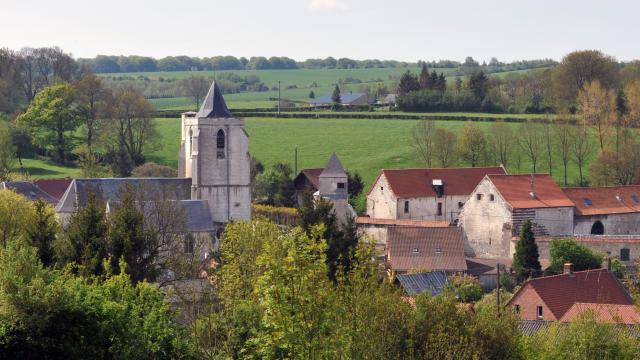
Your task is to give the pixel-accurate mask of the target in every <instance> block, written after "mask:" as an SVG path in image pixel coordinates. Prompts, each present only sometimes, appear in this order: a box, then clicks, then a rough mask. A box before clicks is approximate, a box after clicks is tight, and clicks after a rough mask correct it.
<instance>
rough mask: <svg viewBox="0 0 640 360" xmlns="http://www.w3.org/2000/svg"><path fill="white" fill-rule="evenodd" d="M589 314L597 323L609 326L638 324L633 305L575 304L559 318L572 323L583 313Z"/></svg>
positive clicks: (639, 322)
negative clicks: (608, 324)
mask: <svg viewBox="0 0 640 360" xmlns="http://www.w3.org/2000/svg"><path fill="white" fill-rule="evenodd" d="M587 312H589V313H591V314H592V315H593V316H594V317H595V318H596V319H597V320H598V321H601V322H605V323H610V324H640V313H639V312H638V309H637V308H636V306H635V305H617V304H592V303H575V304H573V306H571V307H570V308H569V310H567V312H566V313H565V314H564V315H563V316H562V318H560V321H565V322H568V321H573V320H576V319H578V318H580V316H582V315H583V314H585V313H587Z"/></svg>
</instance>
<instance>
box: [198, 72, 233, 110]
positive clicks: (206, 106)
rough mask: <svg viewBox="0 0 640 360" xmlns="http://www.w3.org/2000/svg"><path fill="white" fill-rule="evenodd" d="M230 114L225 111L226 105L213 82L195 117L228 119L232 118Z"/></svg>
mask: <svg viewBox="0 0 640 360" xmlns="http://www.w3.org/2000/svg"><path fill="white" fill-rule="evenodd" d="M232 116H233V115H231V112H230V111H229V109H227V104H226V103H225V102H224V98H223V97H222V91H220V88H219V87H218V84H217V83H216V82H215V80H214V81H213V83H211V87H210V88H209V92H208V93H207V96H206V97H205V98H204V101H203V102H202V106H200V110H199V111H198V114H197V115H196V117H198V118H228V117H232Z"/></svg>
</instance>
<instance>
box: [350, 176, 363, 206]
mask: <svg viewBox="0 0 640 360" xmlns="http://www.w3.org/2000/svg"><path fill="white" fill-rule="evenodd" d="M347 188H348V190H349V200H350V201H352V200H353V199H355V198H357V197H358V196H359V195H360V194H361V193H362V190H363V189H364V182H363V181H362V177H361V176H360V174H359V173H358V172H357V171H356V172H354V173H351V172H349V171H347Z"/></svg>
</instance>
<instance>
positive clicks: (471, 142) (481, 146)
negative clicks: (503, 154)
mask: <svg viewBox="0 0 640 360" xmlns="http://www.w3.org/2000/svg"><path fill="white" fill-rule="evenodd" d="M486 147H487V139H486V137H485V135H484V132H482V130H480V129H479V128H478V127H477V126H476V125H475V124H474V123H472V122H471V121H467V122H465V123H464V126H463V127H462V130H460V134H459V135H458V154H459V156H460V158H461V159H462V160H465V161H467V162H468V163H469V164H470V165H471V166H472V167H476V166H477V165H479V163H480V159H481V157H482V155H483V154H484V152H485V149H486Z"/></svg>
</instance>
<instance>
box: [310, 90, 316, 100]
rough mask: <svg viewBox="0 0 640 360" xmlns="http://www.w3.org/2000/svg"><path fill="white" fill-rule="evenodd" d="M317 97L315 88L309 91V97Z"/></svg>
mask: <svg viewBox="0 0 640 360" xmlns="http://www.w3.org/2000/svg"><path fill="white" fill-rule="evenodd" d="M315 98H316V93H314V92H313V90H311V91H309V99H315Z"/></svg>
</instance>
